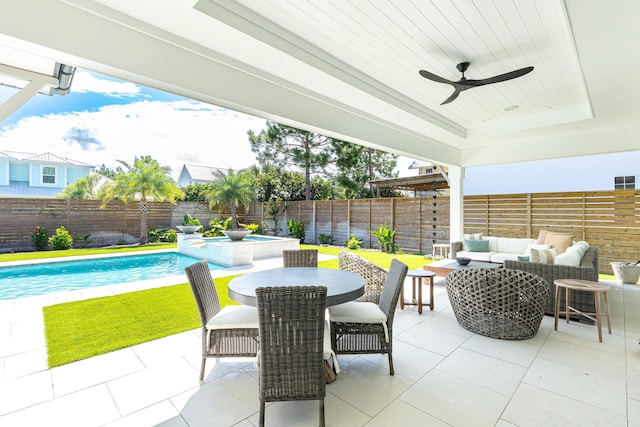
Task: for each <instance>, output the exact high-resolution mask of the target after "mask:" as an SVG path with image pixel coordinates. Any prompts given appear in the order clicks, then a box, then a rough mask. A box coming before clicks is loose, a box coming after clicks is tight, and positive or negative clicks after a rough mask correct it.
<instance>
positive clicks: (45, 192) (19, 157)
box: [0, 151, 94, 197]
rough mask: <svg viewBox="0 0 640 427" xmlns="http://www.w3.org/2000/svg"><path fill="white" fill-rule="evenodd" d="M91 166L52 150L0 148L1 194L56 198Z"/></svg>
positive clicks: (2, 195) (4, 195)
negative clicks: (6, 149)
mask: <svg viewBox="0 0 640 427" xmlns="http://www.w3.org/2000/svg"><path fill="white" fill-rule="evenodd" d="M92 169H94V167H93V166H92V165H89V164H86V163H82V162H79V161H76V160H71V159H68V158H64V157H59V156H56V155H55V154H52V153H43V154H32V153H19V152H15V151H0V197H56V195H57V194H59V193H61V192H62V189H63V188H64V187H66V186H67V185H68V184H70V183H72V182H74V181H76V180H77V179H78V178H83V177H85V176H86V175H87V174H88V173H89V172H90V171H91V170H92Z"/></svg>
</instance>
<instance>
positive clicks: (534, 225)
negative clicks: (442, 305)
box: [0, 190, 640, 272]
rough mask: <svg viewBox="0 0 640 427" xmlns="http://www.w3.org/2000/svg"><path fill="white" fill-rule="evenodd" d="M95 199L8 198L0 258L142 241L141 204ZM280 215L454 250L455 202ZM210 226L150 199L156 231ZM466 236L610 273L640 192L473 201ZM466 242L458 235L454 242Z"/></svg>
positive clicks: (385, 202) (637, 225)
mask: <svg viewBox="0 0 640 427" xmlns="http://www.w3.org/2000/svg"><path fill="white" fill-rule="evenodd" d="M100 204H101V203H100V201H96V200H62V199H21V198H20V199H0V252H11V251H29V250H33V245H32V242H31V233H32V232H33V229H34V228H35V226H36V225H40V226H44V227H46V228H47V231H48V232H49V234H50V235H51V234H53V232H54V231H55V229H56V228H57V227H59V226H61V225H64V226H65V227H66V228H67V230H69V232H70V233H71V234H72V235H73V236H74V237H76V236H78V237H80V236H87V235H88V236H89V239H90V240H91V242H92V243H91V245H90V246H104V245H111V244H116V243H119V242H125V243H132V242H136V241H138V236H139V231H140V223H139V216H138V204H137V203H129V204H124V203H122V202H119V201H113V202H110V203H109V204H108V205H107V206H106V207H105V208H104V209H101V208H100ZM287 205H288V209H287V210H286V211H285V212H284V214H283V216H282V218H280V224H279V225H280V227H281V229H282V231H281V232H280V235H286V234H287V222H288V221H289V219H293V220H295V221H299V220H303V221H304V222H305V232H306V242H307V243H319V235H320V234H327V235H331V236H333V237H334V239H335V244H337V245H342V244H344V242H346V241H347V240H348V239H349V234H353V235H355V236H356V237H358V238H359V239H362V240H363V242H364V247H366V248H371V247H374V246H375V244H376V243H377V242H376V239H375V237H374V236H372V235H371V231H374V230H377V229H378V227H379V226H380V225H381V224H389V225H390V226H391V228H392V229H394V230H396V234H395V243H396V244H397V245H399V246H400V247H401V248H402V250H403V251H404V252H406V253H424V254H430V253H431V248H432V245H433V243H448V242H449V240H450V237H449V230H450V228H449V206H450V205H449V198H448V197H443V196H438V197H422V198H395V199H394V198H383V199H356V200H319V201H308V202H307V201H301V202H288V204H287ZM187 212H189V213H190V214H191V215H192V216H194V217H196V218H198V219H200V222H201V223H202V224H208V223H209V221H210V220H211V219H212V218H218V217H220V216H221V215H229V214H228V211H226V212H223V213H218V211H217V210H216V209H215V208H214V209H213V210H210V209H209V206H208V205H207V203H200V202H180V203H178V204H177V205H171V204H170V203H162V202H150V203H149V205H148V227H149V228H174V227H175V226H176V225H180V224H181V223H182V219H183V217H184V215H185V213H187ZM239 220H240V222H242V223H261V222H262V221H265V218H264V212H263V203H252V204H251V205H250V206H248V209H247V212H246V214H245V212H244V211H243V210H240V215H239ZM464 220H465V223H464V231H465V232H466V233H477V232H481V233H483V235H485V236H503V237H533V238H535V237H537V236H538V233H539V232H540V230H552V231H558V232H568V233H572V234H573V236H574V238H575V239H576V240H585V241H587V242H589V244H590V245H593V246H596V247H597V248H598V251H599V260H600V271H602V272H611V266H610V262H612V261H633V262H635V261H636V260H638V259H640V191H637V190H624V191H600V192H573V193H535V194H515V195H511V194H510V195H489V196H465V198H464ZM455 239H456V240H457V236H456V237H455Z"/></svg>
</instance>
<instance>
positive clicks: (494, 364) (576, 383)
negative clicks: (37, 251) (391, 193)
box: [0, 261, 640, 427]
mask: <svg viewBox="0 0 640 427" xmlns="http://www.w3.org/2000/svg"><path fill="white" fill-rule="evenodd" d="M272 264H273V261H271V262H266V261H265V262H262V263H260V264H259V265H257V266H256V268H257V269H260V268H269V267H273V265H272ZM407 280H408V281H409V282H408V283H407V287H406V289H410V288H411V286H410V280H411V279H410V278H408V279H407ZM610 284H611V286H612V290H611V292H610V296H611V310H612V313H613V316H612V327H613V331H612V332H613V333H612V335H608V334H606V333H605V334H604V338H603V343H599V342H598V338H597V333H596V330H595V327H594V326H590V325H585V324H580V323H577V322H572V323H571V324H569V325H566V324H565V323H563V322H561V323H560V325H559V328H558V331H554V330H553V317H549V316H545V317H544V319H543V322H542V325H541V327H540V330H539V331H538V334H537V335H536V336H535V337H534V338H532V339H529V340H523V341H509V340H497V339H493V338H488V337H484V336H481V335H477V334H474V333H471V332H469V331H467V330H466V329H464V328H462V327H461V326H460V325H459V324H458V322H457V321H456V319H455V316H454V315H453V312H452V310H451V307H450V305H449V300H448V298H447V294H446V292H445V289H444V280H443V279H442V278H437V279H436V285H435V289H436V290H435V292H436V296H435V307H434V310H433V311H430V310H429V309H428V308H427V309H425V310H424V311H423V314H422V315H419V314H418V312H417V309H416V307H405V309H404V310H401V311H399V312H398V313H397V314H396V317H395V322H394V352H393V353H394V355H393V357H394V365H395V371H396V373H395V375H394V376H389V371H388V362H387V359H386V356H385V355H375V356H373V355H361V356H339V362H340V368H341V372H340V373H339V374H338V378H337V380H336V381H335V382H333V383H332V384H329V385H327V398H326V401H325V404H326V416H327V425H331V426H361V425H367V426H389V425H406V426H425V425H433V426H511V425H517V426H540V425H562V426H571V425H576V426H597V425H607V426H632V425H638V423H640V402H639V401H638V397H639V396H640V386H639V384H640V357H639V355H638V337H639V336H640V318H639V317H638V315H637V310H635V308H634V307H637V306H638V304H640V287H638V286H633V285H624V286H623V285H619V284H615V283H610ZM159 285H161V284H159ZM137 289H139V287H138V286H136V285H116V286H113V287H108V288H106V289H105V288H97V289H93V290H84V291H82V292H79V291H76V292H71V293H66V294H52V295H49V296H45V297H33V298H23V299H20V300H14V301H9V302H4V303H0V328H1V330H2V331H4V332H3V335H2V346H1V347H0V361H2V363H1V364H0V378H1V381H0V424H1V425H3V426H7V427H9V426H24V425H36V424H42V425H52V426H54V425H55V426H57V425H64V426H82V427H88V426H109V427H116V426H151V425H153V426H181V427H186V426H190V427H194V426H212V425H214V426H253V425H257V420H258V396H257V389H258V385H257V375H256V371H255V368H254V366H253V360H252V359H220V360H218V361H215V360H210V361H209V363H207V370H206V372H205V381H203V382H202V383H201V382H200V381H198V370H199V366H200V330H199V329H198V330H192V331H188V332H184V333H181V334H177V335H173V336H170V337H167V338H163V339H159V340H155V341H151V342H148V343H144V344H140V345H136V346H133V347H129V348H126V349H123V350H119V351H115V352H112V353H108V354H105V355H102V356H97V357H93V358H90V359H86V360H83V361H80V362H76V363H71V364H68V365H64V366H60V367H57V368H53V369H47V364H46V358H47V353H46V348H45V342H44V334H43V325H42V310H41V306H42V305H47V304H52V303H59V302H63V301H67V300H75V299H78V298H91V297H97V296H105V295H110V294H114V293H120V292H129V291H132V290H137ZM408 296H409V295H407V297H408ZM266 422H267V425H278V426H284V425H286V426H313V425H317V409H316V403H315V402H313V401H309V402H281V403H275V404H271V405H269V406H267V410H266Z"/></svg>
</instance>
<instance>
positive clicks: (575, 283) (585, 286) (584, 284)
mask: <svg viewBox="0 0 640 427" xmlns="http://www.w3.org/2000/svg"><path fill="white" fill-rule="evenodd" d="M553 283H554V284H555V285H556V306H555V313H554V315H555V316H554V322H553V329H554V330H555V331H557V330H558V317H559V316H560V314H564V315H565V317H566V319H567V323H569V314H570V313H571V312H574V313H578V314H581V315H583V316H584V317H586V318H588V319H591V320H593V321H594V322H596V324H597V325H598V340H599V341H600V342H602V316H606V317H607V326H608V327H609V334H611V315H610V312H609V289H611V288H610V287H609V286H607V285H603V284H601V283H598V282H591V281H589V280H578V279H557V280H554V281H553ZM562 288H564V289H565V297H564V301H565V311H560V295H561V294H560V292H561V290H562ZM571 289H575V290H578V291H587V292H593V297H594V298H595V303H596V312H595V313H585V312H583V311H580V310H577V309H575V308H573V307H571V306H570V305H569V304H570V303H571ZM600 294H602V296H603V297H604V313H602V309H601V306H600ZM594 315H595V316H596V317H595V318H593V317H592V316H594Z"/></svg>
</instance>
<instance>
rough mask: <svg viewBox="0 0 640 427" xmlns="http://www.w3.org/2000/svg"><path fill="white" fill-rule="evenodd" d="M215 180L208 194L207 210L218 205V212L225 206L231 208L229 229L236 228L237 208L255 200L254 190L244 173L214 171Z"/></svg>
mask: <svg viewBox="0 0 640 427" xmlns="http://www.w3.org/2000/svg"><path fill="white" fill-rule="evenodd" d="M214 175H215V176H216V180H215V181H213V182H212V183H211V192H210V193H209V209H212V208H213V207H214V206H215V205H216V204H217V205H218V212H220V211H222V210H223V209H224V208H226V207H227V206H230V208H231V227H232V228H233V229H236V228H238V206H239V205H240V204H243V205H247V204H249V203H250V202H252V201H253V200H254V199H255V189H254V188H253V183H252V182H251V180H250V179H249V175H248V174H247V173H246V172H243V171H240V172H238V173H234V172H233V170H232V169H229V172H228V173H226V174H225V173H224V172H222V171H219V170H218V171H216V172H215V173H214Z"/></svg>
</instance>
